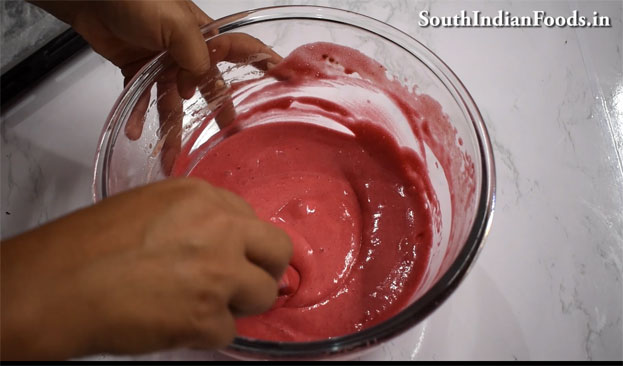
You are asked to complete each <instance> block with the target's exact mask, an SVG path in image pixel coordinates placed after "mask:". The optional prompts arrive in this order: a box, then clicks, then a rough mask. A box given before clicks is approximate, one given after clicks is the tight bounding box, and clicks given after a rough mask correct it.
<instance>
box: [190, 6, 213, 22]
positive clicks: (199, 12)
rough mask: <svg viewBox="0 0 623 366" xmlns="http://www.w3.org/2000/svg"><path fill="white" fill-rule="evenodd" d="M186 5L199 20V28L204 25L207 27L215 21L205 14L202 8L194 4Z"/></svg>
mask: <svg viewBox="0 0 623 366" xmlns="http://www.w3.org/2000/svg"><path fill="white" fill-rule="evenodd" d="M186 5H187V6H188V10H190V12H191V13H192V14H193V15H194V16H195V19H197V25H198V26H200V27H201V26H202V25H206V24H208V23H212V22H213V21H214V19H212V18H210V17H209V16H208V15H207V14H206V13H204V12H203V10H201V8H199V7H198V6H197V4H195V3H194V2H192V1H186Z"/></svg>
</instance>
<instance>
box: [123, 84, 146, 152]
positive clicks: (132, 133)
mask: <svg viewBox="0 0 623 366" xmlns="http://www.w3.org/2000/svg"><path fill="white" fill-rule="evenodd" d="M150 99H151V87H150V88H147V89H146V90H145V92H143V94H142V95H141V96H140V98H139V99H138V101H137V102H136V105H135V106H134V109H133V110H132V113H130V117H128V122H126V124H125V135H126V136H127V137H128V138H129V139H130V140H132V141H135V140H138V139H139V138H140V137H141V134H142V133H143V125H144V124H145V114H146V113H147V108H148V107H149V100H150Z"/></svg>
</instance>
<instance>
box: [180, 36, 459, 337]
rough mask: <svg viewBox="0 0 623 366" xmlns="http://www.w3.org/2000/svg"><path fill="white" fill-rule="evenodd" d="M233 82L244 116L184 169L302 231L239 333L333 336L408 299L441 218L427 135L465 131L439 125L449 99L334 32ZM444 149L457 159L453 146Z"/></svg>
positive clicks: (186, 158)
mask: <svg viewBox="0 0 623 366" xmlns="http://www.w3.org/2000/svg"><path fill="white" fill-rule="evenodd" d="M232 90H233V98H234V100H235V105H236V110H237V113H238V114H237V117H236V119H235V121H234V122H233V123H232V124H231V125H230V126H228V127H227V128H224V129H223V130H221V131H220V132H219V133H217V134H216V135H214V136H212V138H210V139H209V140H208V141H203V142H201V143H198V141H201V138H200V136H201V133H202V131H197V132H196V133H194V134H193V135H192V136H191V137H190V138H189V139H188V141H186V142H185V144H184V146H183V149H182V153H181V154H180V156H179V157H178V159H177V161H176V163H175V166H174V168H173V175H176V176H181V175H189V176H194V177H199V178H202V179H205V180H206V181H208V182H210V183H212V184H213V185H216V186H219V187H223V188H226V189H229V190H231V191H232V192H234V193H236V194H238V195H240V196H242V197H243V198H244V199H245V200H246V201H247V202H248V203H249V204H250V205H251V206H252V207H253V208H254V209H255V210H256V213H257V215H258V216H259V217H260V218H263V219H264V220H266V221H269V222H272V223H273V224H275V225H277V226H279V227H281V228H283V229H284V230H285V231H286V232H287V233H288V234H289V235H290V237H291V239H292V242H293V245H294V255H293V258H292V260H291V263H290V266H289V267H288V269H287V271H286V273H285V274H284V277H283V279H282V284H281V289H280V296H279V297H278V299H277V301H276V303H275V305H274V306H273V308H272V309H271V310H269V311H268V312H266V313H264V314H261V315H258V316H253V317H248V318H242V319H239V320H238V321H237V329H238V332H239V334H240V335H241V336H245V337H249V338H256V339H263V340H274V341H297V342H298V341H312V340H321V339H326V338H329V337H336V336H342V335H346V334H349V333H353V332H357V331H360V330H362V329H365V328H367V327H370V326H373V325H375V324H378V323H380V322H382V321H384V320H386V319H387V318H389V317H391V316H393V315H395V314H396V313H397V312H399V311H400V310H402V309H403V308H404V307H405V306H406V305H408V303H409V302H410V300H412V298H413V296H414V294H415V292H416V290H417V288H418V285H419V284H420V282H421V281H422V278H423V276H424V273H425V272H426V269H427V263H428V260H429V255H430V252H431V246H432V245H433V237H434V232H435V231H438V230H439V225H440V223H439V220H440V218H439V203H438V201H437V198H436V195H435V191H434V190H433V187H432V185H431V182H430V179H429V176H428V170H427V165H426V162H425V160H424V157H423V156H424V154H423V153H424V147H423V146H424V143H426V145H427V146H432V148H433V149H434V148H435V147H436V146H437V147H439V146H441V145H443V144H444V143H446V142H445V141H438V140H435V139H433V136H445V137H444V138H448V139H455V135H456V131H453V130H452V129H448V130H444V131H433V133H431V129H435V128H445V127H443V126H448V125H449V124H448V122H447V117H446V116H444V115H443V113H442V111H441V107H440V106H439V104H438V103H437V102H436V101H434V100H433V99H432V98H430V97H428V96H426V95H417V94H415V93H412V92H409V91H407V90H406V89H405V88H404V87H403V86H402V85H401V84H400V83H398V82H397V81H394V80H389V79H388V78H387V76H386V75H385V69H384V68H383V66H382V65H380V64H379V63H377V62H376V61H374V60H372V59H370V58H368V57H367V56H365V55H363V54H361V53H360V52H358V51H356V50H353V49H351V48H347V47H342V46H338V45H335V44H330V43H313V44H308V45H304V46H302V47H299V48H297V49H296V50H294V51H293V52H292V53H291V54H290V55H289V56H288V57H286V58H285V59H284V60H283V61H282V62H281V63H280V64H278V65H277V66H276V67H274V68H273V69H271V70H270V71H269V72H268V73H267V74H266V75H265V76H264V77H262V78H260V79H256V80H251V81H245V82H241V83H238V84H235V85H232ZM397 116H398V117H397ZM393 118H403V119H404V120H405V123H404V125H405V126H407V127H408V128H410V129H409V130H407V132H408V134H409V135H410V137H409V138H410V139H412V140H413V141H408V142H409V143H411V144H412V145H413V146H414V147H413V148H405V147H402V146H401V144H399V143H398V141H397V138H396V136H405V135H407V133H404V131H397V130H395V127H391V126H395V125H396V124H395V123H391V121H390V119H393ZM444 118H445V119H446V120H444ZM444 123H445V124H444ZM440 126H442V127H440ZM434 132H439V133H434ZM441 132H443V133H441ZM225 137H227V138H225ZM442 155H443V154H442ZM438 158H439V162H440V164H441V165H444V164H446V165H448V164H451V162H450V160H449V159H450V156H447V155H446V156H445V157H444V156H441V155H439V154H438ZM469 163H471V162H469Z"/></svg>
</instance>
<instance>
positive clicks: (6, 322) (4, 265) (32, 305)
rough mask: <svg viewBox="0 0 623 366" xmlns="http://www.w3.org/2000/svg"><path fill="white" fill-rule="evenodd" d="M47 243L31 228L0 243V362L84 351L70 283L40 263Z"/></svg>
mask: <svg viewBox="0 0 623 366" xmlns="http://www.w3.org/2000/svg"><path fill="white" fill-rule="evenodd" d="M47 244H49V243H46V239H45V238H44V237H42V236H40V235H38V233H37V230H34V231H33V232H30V233H26V234H23V235H20V236H18V237H15V238H13V239H9V240H7V241H3V243H2V244H1V245H0V292H1V293H0V319H1V321H0V359H1V360H62V359H66V358H69V357H73V356H77V355H80V354H84V353H86V352H87V350H84V349H83V348H85V346H84V344H83V341H84V339H83V338H84V336H83V335H82V334H81V332H83V331H84V330H85V329H80V328H79V327H80V325H79V323H77V321H76V317H77V316H78V315H79V314H77V312H76V311H75V310H72V309H71V308H69V304H71V303H72V299H70V298H68V297H69V296H70V295H71V291H69V287H71V284H70V283H68V282H69V281H64V280H63V278H62V276H58V275H57V274H56V273H52V272H51V271H48V270H46V268H45V266H43V265H41V263H42V262H44V261H45V257H47V254H48V253H45V249H44V248H45V247H46V246H47ZM62 282H65V283H62ZM84 325H85V326H87V325H88V324H84Z"/></svg>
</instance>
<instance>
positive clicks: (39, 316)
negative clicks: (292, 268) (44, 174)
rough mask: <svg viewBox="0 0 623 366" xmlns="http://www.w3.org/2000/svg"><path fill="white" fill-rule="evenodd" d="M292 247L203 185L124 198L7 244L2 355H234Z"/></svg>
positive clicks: (269, 300)
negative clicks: (244, 320)
mask: <svg viewBox="0 0 623 366" xmlns="http://www.w3.org/2000/svg"><path fill="white" fill-rule="evenodd" d="M291 250H292V249H291V244H290V241H289V239H288V237H287V235H286V234H285V233H284V232H283V231H281V230H280V229H278V228H276V227H275V226H273V225H271V224H269V223H266V222H263V221H261V220H259V219H258V218H257V217H256V216H255V214H254V212H253V210H252V209H251V208H250V207H249V206H248V205H247V204H246V203H245V202H244V201H243V200H242V199H241V198H239V197H238V196H236V195H234V194H233V193H230V192H228V191H226V190H223V189H220V188H216V187H213V186H211V185H209V184H208V183H206V182H203V181H200V180H196V179H192V178H183V179H169V180H165V181H163V182H159V183H155V184H152V185H150V186H146V187H142V188H138V189H135V190H132V191H129V192H126V193H122V194H119V195H117V196H113V197H111V198H108V199H106V200H104V201H102V202H100V203H98V204H96V205H94V206H92V207H89V208H86V209H83V210H81V211H78V212H76V213H74V214H71V215H69V216H66V217H65V218H62V219H59V220H57V221H54V222H52V223H50V224H47V225H45V226H42V227H40V228H38V229H36V230H33V231H30V232H28V233H26V234H23V235H20V236H18V237H15V238H12V239H9V240H7V241H5V242H4V243H2V245H1V246H0V254H1V256H0V258H1V267H0V269H1V271H2V276H1V277H0V279H1V288H2V296H1V298H0V301H1V312H2V313H1V317H2V323H1V327H2V328H1V332H0V335H1V352H2V359H64V358H69V357H77V356H81V355H86V354H94V353H117V354H123V353H142V352H149V351H155V350H160V349H165V348H173V347H202V348H218V347H223V346H225V345H227V344H228V343H229V342H230V341H231V340H232V338H233V336H234V334H235V324H234V317H235V316H243V315H251V314H257V313H261V312H263V311H265V310H267V309H269V308H270V307H271V305H272V304H273V302H274V301H275V299H276V296H277V291H278V290H277V287H278V286H277V281H278V279H279V278H280V276H281V274H282V272H283V271H284V269H285V268H286V265H287V263H288V261H289V258H290V255H291Z"/></svg>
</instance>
